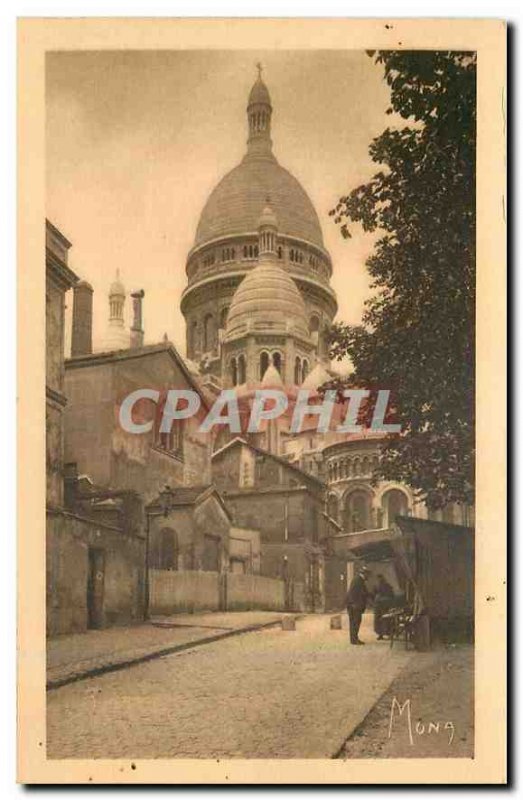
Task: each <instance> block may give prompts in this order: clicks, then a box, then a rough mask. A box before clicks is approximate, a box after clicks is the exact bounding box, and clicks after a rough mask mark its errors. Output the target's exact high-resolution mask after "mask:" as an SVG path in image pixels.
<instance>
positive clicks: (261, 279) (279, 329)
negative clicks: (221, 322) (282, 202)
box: [225, 226, 308, 339]
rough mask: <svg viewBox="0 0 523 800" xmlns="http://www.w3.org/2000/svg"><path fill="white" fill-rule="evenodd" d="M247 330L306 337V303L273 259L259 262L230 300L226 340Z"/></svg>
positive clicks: (292, 282)
mask: <svg viewBox="0 0 523 800" xmlns="http://www.w3.org/2000/svg"><path fill="white" fill-rule="evenodd" d="M255 227H256V226H255ZM248 331H249V332H252V333H256V332H262V331H263V332H264V333H272V332H274V333H287V332H288V333H292V334H295V335H298V336H301V337H303V338H308V330H307V314H306V311H305V303H304V302H303V298H302V296H301V294H300V292H299V290H298V287H297V286H296V284H295V283H294V281H293V279H292V278H291V277H290V275H288V274H287V273H286V272H284V270H283V269H282V268H281V267H280V265H279V264H278V263H277V262H276V261H274V260H272V259H268V260H263V261H261V262H260V264H259V265H258V266H257V267H256V268H255V269H253V270H252V272H249V273H248V275H246V276H245V278H244V279H243V280H242V282H241V283H240V285H239V286H238V288H237V289H236V292H235V293H234V297H233V298H232V302H231V306H230V308H229V316H228V318H227V327H226V332H225V338H226V339H232V338H235V337H236V336H241V335H242V334H245V333H247V332H248Z"/></svg>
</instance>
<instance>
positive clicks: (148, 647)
mask: <svg viewBox="0 0 523 800" xmlns="http://www.w3.org/2000/svg"><path fill="white" fill-rule="evenodd" d="M286 616H292V617H295V616H296V615H295V614H283V613H278V612H270V611H247V612H226V613H225V612H224V613H211V612H210V613H201V614H175V615H173V616H164V617H154V618H153V619H152V620H151V621H150V622H148V623H141V624H137V625H132V626H128V627H121V628H106V629H104V630H97V631H95V630H91V631H87V632H86V633H76V634H71V635H66V636H57V637H55V638H52V639H48V641H47V688H48V689H54V688H57V687H58V686H64V685H65V684H67V683H72V682H73V681H77V680H82V679H84V678H87V677H93V676H95V675H100V674H102V673H104V672H109V671H112V670H117V669H122V668H125V667H129V666H131V665H132V664H137V663H141V662H144V661H147V660H150V659H151V658H158V657H160V656H162V655H167V654H169V653H172V652H177V651H181V650H184V649H187V647H191V646H193V645H196V644H200V645H204V644H209V643H211V642H214V641H217V640H218V639H220V638H226V637H228V636H231V635H235V634H240V633H245V632H247V631H250V630H256V629H258V628H260V627H265V626H272V625H279V624H280V622H281V620H282V618H283V617H286Z"/></svg>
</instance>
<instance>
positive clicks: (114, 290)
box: [109, 269, 125, 297]
mask: <svg viewBox="0 0 523 800" xmlns="http://www.w3.org/2000/svg"><path fill="white" fill-rule="evenodd" d="M115 294H116V295H121V296H122V297H125V287H124V285H123V283H122V282H121V280H120V270H119V269H117V270H116V280H114V281H113V282H112V283H111V286H110V287H109V295H115Z"/></svg>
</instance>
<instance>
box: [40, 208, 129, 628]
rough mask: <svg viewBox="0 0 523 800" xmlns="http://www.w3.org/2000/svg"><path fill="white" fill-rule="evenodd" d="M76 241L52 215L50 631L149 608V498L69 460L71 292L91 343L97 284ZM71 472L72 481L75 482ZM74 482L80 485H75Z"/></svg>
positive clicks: (78, 340)
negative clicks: (77, 263) (104, 487)
mask: <svg viewBox="0 0 523 800" xmlns="http://www.w3.org/2000/svg"><path fill="white" fill-rule="evenodd" d="M70 248H71V243H70V242H68V241H67V239H66V238H65V237H64V236H63V234H62V233H61V232H60V231H59V230H58V229H57V228H55V226H54V225H52V224H51V223H50V222H49V221H46V453H47V458H46V462H47V464H46V466H47V508H46V627H47V633H48V635H50V636H53V635H56V634H62V633H72V632H77V631H85V630H87V629H88V628H98V627H104V626H105V625H110V624H117V623H125V622H131V621H134V620H138V619H142V618H143V613H144V586H145V583H144V576H145V560H144V557H145V538H144V536H143V527H142V503H141V501H140V498H139V497H138V496H137V495H136V493H133V492H121V491H120V492H113V493H109V494H108V493H107V492H104V491H100V490H99V489H98V488H97V487H96V486H94V485H93V483H92V481H85V480H84V481H83V483H82V485H77V484H78V482H77V481H71V470H70V469H69V470H68V469H67V468H66V467H65V466H64V439H65V440H66V439H67V436H66V434H67V431H66V418H67V411H66V410H71V406H70V400H71V398H70V397H69V396H68V388H67V382H66V380H65V377H64V310H65V295H66V292H67V291H68V289H70V288H71V287H73V286H74V292H75V295H74V300H73V307H74V309H75V311H76V325H75V326H73V336H72V347H73V350H83V349H85V348H90V339H91V323H90V317H89V308H90V307H91V304H92V289H91V287H90V286H89V284H87V283H85V282H84V281H80V280H79V279H78V277H77V276H76V275H75V273H74V272H73V271H72V270H71V269H70V267H69V265H68V263H67V262H68V252H69V249H70ZM67 472H69V481H67V480H66V479H67V474H66V473H67ZM71 483H73V486H72V485H71Z"/></svg>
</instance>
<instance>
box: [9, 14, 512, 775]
mask: <svg viewBox="0 0 523 800" xmlns="http://www.w3.org/2000/svg"><path fill="white" fill-rule="evenodd" d="M505 37H506V30H505V25H504V23H503V22H501V21H486V20H441V19H439V20H395V19H392V20H384V19H383V20H377V19H375V20H348V19H343V20H339V19H338V20H329V21H327V20H303V19H292V20H269V19H267V20H252V19H250V20H247V19H245V20H225V19H223V20H212V21H211V20H198V21H196V20H180V19H155V20H152V19H141V20H136V19H133V20H131V19H120V20H112V19H76V20H73V19H53V20H51V19H48V20H43V19H31V20H29V19H25V20H21V21H20V22H19V217H18V219H19V320H20V324H19V420H20V427H19V458H20V461H19V464H20V466H19V520H20V524H19V582H18V585H19V637H18V669H19V684H18V685H19V689H18V691H19V694H18V709H19V743H18V764H19V766H18V779H19V781H21V782H24V783H89V782H92V783H175V784H181V783H211V784H212V783H222V784H226V783H260V784H263V783H281V784H292V783H320V784H321V783H364V784H385V783H399V784H401V783H424V784H425V783H426V784H430V783H435V784H448V783H459V784H467V783H474V784H476V783H503V782H505V781H506V770H505V758H506V691H505V690H506V681H505V668H506V663H505V662H506V638H505V631H506V584H505V578H506V564H505V553H506V534H505V519H506V505H505V497H506V496H505V484H506V463H505V441H506V428H505V418H504V412H503V409H504V408H505V402H504V398H505V392H506V375H505V357H504V354H505V348H506V341H505V313H506V309H505V270H506V263H505V117H504V114H505ZM344 234H345V235H344ZM44 252H45V265H46V269H45V270H44V260H43V255H44ZM44 387H45V405H44ZM494 408H495V409H496V411H495V413H494V412H493V409H494ZM474 442H475V447H474ZM44 454H45V470H44Z"/></svg>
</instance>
